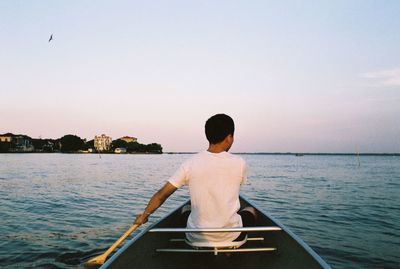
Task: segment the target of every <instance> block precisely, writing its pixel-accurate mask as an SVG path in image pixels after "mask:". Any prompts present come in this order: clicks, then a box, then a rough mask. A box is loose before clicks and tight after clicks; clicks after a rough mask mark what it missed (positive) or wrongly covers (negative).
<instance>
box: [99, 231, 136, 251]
mask: <svg viewBox="0 0 400 269" xmlns="http://www.w3.org/2000/svg"><path fill="white" fill-rule="evenodd" d="M137 227H139V225H137V224H133V225H132V226H131V227H130V228H129V230H127V231H126V232H125V233H124V234H123V235H122V236H121V237H120V238H119V239H118V240H117V241H115V243H114V244H113V245H112V246H111V247H110V248H109V249H107V251H106V252H104V254H103V255H104V256H106V257H107V256H108V255H110V253H111V252H113V251H114V249H116V248H117V247H118V246H119V245H120V244H121V243H122V242H123V241H124V240H125V239H126V238H127V237H128V236H129V235H130V234H131V233H133V231H134V230H136V228H137Z"/></svg>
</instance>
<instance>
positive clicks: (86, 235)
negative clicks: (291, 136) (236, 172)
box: [0, 154, 400, 269]
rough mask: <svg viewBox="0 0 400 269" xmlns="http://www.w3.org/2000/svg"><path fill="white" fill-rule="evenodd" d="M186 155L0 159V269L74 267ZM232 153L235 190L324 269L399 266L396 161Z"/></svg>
mask: <svg viewBox="0 0 400 269" xmlns="http://www.w3.org/2000/svg"><path fill="white" fill-rule="evenodd" d="M190 156H191V155H185V154H163V155H97V154H0V197H1V204H0V268H64V269H66V268H83V263H84V262H85V261H86V260H87V259H88V258H90V257H93V256H96V255H99V254H101V253H102V252H103V251H104V250H105V249H107V248H108V247H109V246H110V245H111V244H112V243H113V242H114V241H115V240H116V239H118V238H119V236H120V235H122V234H123V233H124V232H125V231H126V230H127V229H128V228H129V227H130V225H131V224H132V222H133V220H134V218H135V215H136V214H138V213H140V212H141V211H142V210H143V209H144V207H145V205H146V203H147V201H148V199H149V198H150V197H151V196H152V194H153V193H154V192H155V191H156V190H158V188H160V187H161V186H162V185H163V184H164V182H165V181H166V180H167V179H168V178H169V177H170V176H171V175H172V174H173V172H174V171H175V169H177V168H178V167H179V165H180V164H181V163H182V162H183V161H184V160H185V159H187V158H189V157H190ZM241 156H242V157H243V158H244V159H245V160H246V161H247V163H248V184H247V185H245V186H243V187H242V193H243V194H244V195H246V196H247V197H248V198H250V200H252V201H253V202H254V203H255V204H257V205H258V206H259V207H260V208H262V209H263V210H265V211H266V212H268V213H269V214H270V215H272V216H273V217H275V218H276V219H278V220H280V222H282V223H283V224H284V225H285V226H286V227H288V228H289V229H290V230H292V231H293V232H294V233H295V234H297V235H298V236H299V237H300V238H301V239H302V240H303V241H305V242H306V243H307V244H308V245H309V246H311V247H312V248H313V249H314V250H315V251H316V252H317V253H318V254H319V255H320V256H321V257H322V258H323V259H324V260H325V261H326V262H327V263H328V264H330V265H331V266H332V267H333V268H400V157H399V156H361V157H360V164H359V162H358V159H357V157H355V156H321V155H313V156H310V155H305V156H302V157H296V156H293V155H247V154H246V155H241ZM187 197H188V191H187V189H186V188H182V189H179V190H178V191H177V192H176V193H175V194H174V195H173V196H171V197H170V198H169V199H168V201H167V202H166V203H165V204H164V205H163V206H162V207H161V208H160V209H159V210H158V211H157V212H156V213H155V214H154V215H152V217H151V218H150V220H149V223H148V224H145V225H144V227H143V228H145V227H147V226H148V225H149V224H151V223H153V222H155V221H157V220H159V219H160V218H162V217H163V216H164V215H165V214H167V213H168V212H169V211H171V210H172V209H174V208H175V207H176V206H177V205H179V204H180V203H181V202H183V201H184V200H186V199H187ZM140 229H142V228H140ZM137 232H138V231H137ZM137 232H135V233H137Z"/></svg>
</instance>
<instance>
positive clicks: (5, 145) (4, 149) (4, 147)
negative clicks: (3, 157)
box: [0, 142, 11, 153]
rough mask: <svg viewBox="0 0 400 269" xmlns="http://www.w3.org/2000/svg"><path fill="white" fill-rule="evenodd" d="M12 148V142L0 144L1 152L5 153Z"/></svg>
mask: <svg viewBox="0 0 400 269" xmlns="http://www.w3.org/2000/svg"><path fill="white" fill-rule="evenodd" d="M10 148H11V143H10V142H0V152H2V153H5V152H8V150H9V149H10Z"/></svg>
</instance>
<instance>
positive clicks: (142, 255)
mask: <svg viewBox="0 0 400 269" xmlns="http://www.w3.org/2000/svg"><path fill="white" fill-rule="evenodd" d="M187 203H189V201H187V202H185V203H184V204H182V205H181V206H179V207H178V208H177V209H175V210H174V211H173V212H171V213H170V214H169V215H167V216H166V217H165V218H163V219H161V220H160V221H159V222H157V223H155V224H153V225H151V226H150V227H148V228H147V229H145V230H143V231H142V232H141V233H139V234H138V235H136V236H135V237H134V238H133V239H132V240H130V241H129V242H128V243H126V244H125V245H124V247H122V248H121V249H120V250H119V251H117V252H116V253H115V254H114V255H113V256H112V257H111V258H110V259H109V260H107V261H106V263H105V264H104V265H103V266H102V267H101V268H100V269H121V268H149V269H152V268H165V269H169V268H174V269H197V268H229V269H236V268H271V269H273V268H297V269H301V268H307V269H313V268H331V267H330V266H329V265H328V264H327V263H326V262H325V261H324V260H323V259H322V258H321V257H320V256H319V255H318V254H317V253H316V252H315V251H314V250H312V249H311V248H310V247H309V246H308V245H307V244H306V243H305V242H304V241H303V240H301V239H300V238H299V237H298V236H296V235H295V234H294V233H293V232H291V231H290V230H289V229H287V228H286V227H285V226H283V225H282V224H281V223H280V222H279V221H277V220H275V219H273V218H272V217H271V216H269V215H268V214H267V213H265V212H263V211H262V210H261V209H260V208H258V207H257V206H256V205H254V204H252V203H251V202H250V201H249V200H248V199H247V198H245V197H243V196H240V203H241V208H244V207H246V206H252V207H254V208H255V209H256V210H257V211H258V219H257V223H256V226H255V227H244V228H234V229H206V230H205V229H203V230H201V229H191V230H190V232H237V231H245V232H246V233H247V239H246V242H245V243H244V244H243V245H241V246H240V247H238V248H232V247H231V248H216V247H202V248H196V247H193V246H190V245H189V244H188V242H187V241H186V240H185V232H189V230H187V229H185V228H184V227H179V223H181V215H180V214H181V208H182V207H183V206H184V205H185V204H187ZM224 252H228V253H229V254H227V253H224ZM232 252H233V253H232Z"/></svg>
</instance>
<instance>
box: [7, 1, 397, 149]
mask: <svg viewBox="0 0 400 269" xmlns="http://www.w3.org/2000/svg"><path fill="white" fill-rule="evenodd" d="M399 14H400V1H396V0H393V1H385V0H382V1H367V0H360V1H351V0H343V1H61V0H59V1H50V0H49V1H17V0H5V1H1V2H0V134H1V133H6V132H13V133H22V134H27V135H29V136H31V137H35V138H36V137H42V138H59V137H61V136H63V135H65V134H76V135H78V136H80V137H82V138H87V139H93V137H94V135H97V134H102V133H104V134H107V135H110V136H111V137H112V138H113V139H116V138H118V137H121V136H124V135H129V136H135V137H138V139H139V142H141V143H151V142H157V143H160V144H162V146H163V147H164V151H200V150H203V149H204V148H205V147H206V146H207V143H206V140H205V136H204V122H205V121H206V120H207V118H208V117H210V116H212V115H213V114H216V113H227V114H229V115H231V116H232V117H233V118H234V120H235V122H236V133H235V144H234V146H233V147H232V151H234V152H289V151H290V152H355V151H356V150H357V148H358V149H359V151H360V152H372V153H377V152H397V153H399V152H400V15H399ZM51 34H53V40H51V41H50V42H48V40H49V37H50V35H51Z"/></svg>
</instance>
